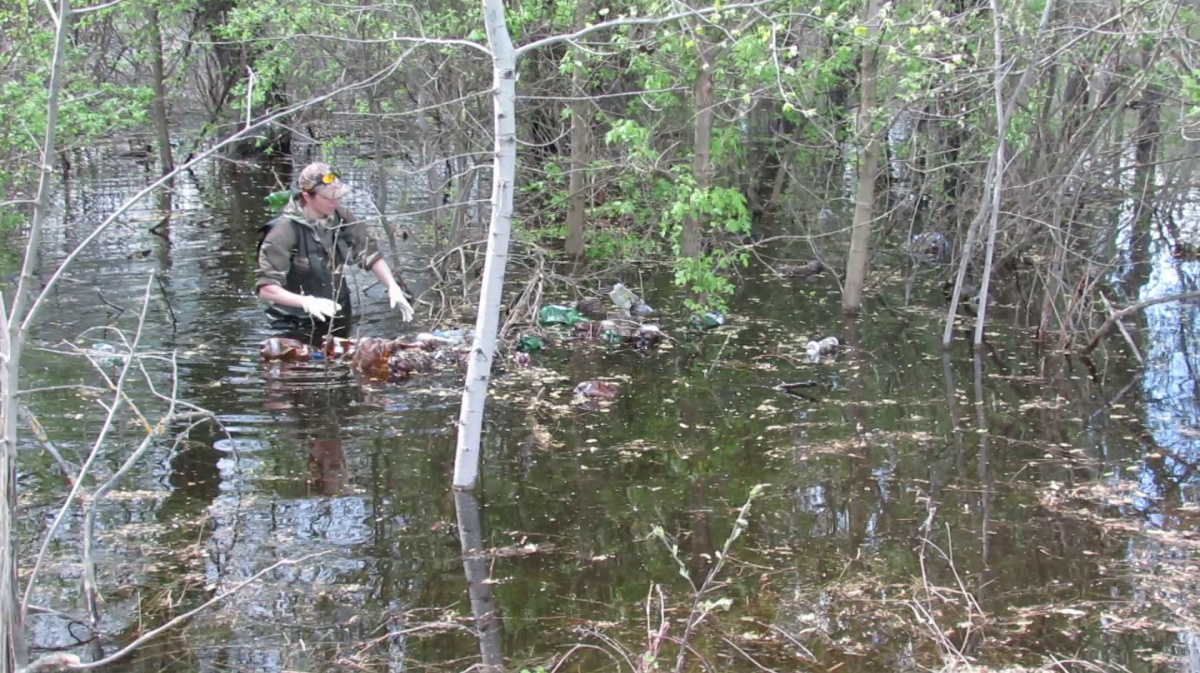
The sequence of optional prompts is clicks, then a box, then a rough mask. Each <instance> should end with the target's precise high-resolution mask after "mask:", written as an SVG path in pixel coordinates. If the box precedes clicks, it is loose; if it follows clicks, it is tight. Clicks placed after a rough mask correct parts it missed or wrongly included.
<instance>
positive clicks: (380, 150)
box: [367, 87, 400, 278]
mask: <svg viewBox="0 0 1200 673" xmlns="http://www.w3.org/2000/svg"><path fill="white" fill-rule="evenodd" d="M367 109H368V110H369V111H370V113H371V133H372V136H373V137H372V142H373V143H374V145H375V179H376V180H378V181H379V183H378V184H377V185H376V186H375V203H376V205H377V207H378V208H379V226H381V227H383V235H384V236H387V240H388V250H389V251H391V254H390V255H388V264H389V265H391V267H392V273H393V275H395V276H396V277H397V278H399V277H400V244H399V243H398V242H397V241H396V228H395V227H393V226H392V221H391V220H389V219H388V216H387V209H388V169H387V162H386V160H385V159H384V149H385V148H386V145H387V135H386V134H385V133H384V131H383V108H382V106H380V105H379V95H378V92H377V91H375V88H374V87H372V88H370V89H368V90H367Z"/></svg>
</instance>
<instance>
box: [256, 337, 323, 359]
mask: <svg viewBox="0 0 1200 673" xmlns="http://www.w3.org/2000/svg"><path fill="white" fill-rule="evenodd" d="M258 354H259V355H260V356H261V357H262V359H264V360H267V361H283V362H306V361H308V360H311V359H312V358H313V351H312V349H311V348H309V346H308V344H306V343H303V342H301V341H300V340H298V339H289V338H287V337H271V338H270V339H265V340H263V341H262V342H261V343H260V344H259V348H258Z"/></svg>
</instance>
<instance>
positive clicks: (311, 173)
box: [296, 161, 350, 199]
mask: <svg viewBox="0 0 1200 673" xmlns="http://www.w3.org/2000/svg"><path fill="white" fill-rule="evenodd" d="M296 186H297V187H299V188H300V191H302V192H312V193H315V194H320V195H321V196H324V197H325V198H328V199H337V198H340V197H342V196H345V195H346V194H347V193H348V192H349V191H350V186H349V185H347V184H346V183H344V182H342V180H341V178H340V177H339V176H338V173H337V171H335V170H333V169H332V168H330V167H329V164H326V163H322V162H320V161H317V162H314V163H311V164H309V165H307V166H305V167H304V170H302V171H300V177H298V178H296Z"/></svg>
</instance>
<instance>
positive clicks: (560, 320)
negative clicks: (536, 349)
mask: <svg viewBox="0 0 1200 673" xmlns="http://www.w3.org/2000/svg"><path fill="white" fill-rule="evenodd" d="M585 320H587V318H584V317H583V316H582V315H580V314H579V311H576V310H575V309H573V308H570V307H568V306H561V305H558V304H551V305H550V306H543V307H542V309H541V310H540V311H538V322H540V323H541V324H543V325H566V326H567V327H572V326H574V325H575V324H576V323H581V322H583V321H585Z"/></svg>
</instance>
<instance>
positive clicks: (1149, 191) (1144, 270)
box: [1126, 49, 1162, 297]
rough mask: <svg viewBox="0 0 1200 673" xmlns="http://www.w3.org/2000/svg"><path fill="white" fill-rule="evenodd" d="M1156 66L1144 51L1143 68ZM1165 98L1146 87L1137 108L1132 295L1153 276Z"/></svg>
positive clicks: (1129, 286)
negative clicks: (1156, 190) (1157, 163)
mask: <svg viewBox="0 0 1200 673" xmlns="http://www.w3.org/2000/svg"><path fill="white" fill-rule="evenodd" d="M1153 64H1154V56H1153V50H1150V49H1144V50H1142V68H1143V69H1145V70H1147V71H1149V70H1150V68H1151V67H1153ZM1161 98H1162V95H1161V94H1160V93H1159V92H1158V89H1157V88H1156V87H1155V86H1154V85H1153V84H1147V85H1146V91H1145V92H1144V93H1143V94H1142V100H1141V106H1140V108H1139V109H1138V125H1137V130H1136V131H1134V134H1135V136H1134V139H1135V151H1134V159H1135V162H1136V167H1135V168H1134V189H1135V190H1137V191H1136V193H1135V194H1134V198H1136V199H1137V208H1136V209H1135V211H1134V215H1133V236H1132V241H1131V243H1130V251H1129V262H1130V266H1131V270H1130V273H1129V277H1128V278H1127V279H1126V282H1127V287H1128V288H1129V296H1130V297H1137V294H1136V292H1137V291H1138V290H1139V289H1141V287H1142V286H1143V285H1145V283H1146V280H1147V279H1148V278H1149V277H1150V242H1151V239H1152V238H1153V220H1154V208H1153V206H1151V202H1152V201H1153V200H1154V173H1155V156H1156V154H1157V152H1156V144H1157V141H1158V134H1159V123H1158V107H1159V102H1160V100H1161Z"/></svg>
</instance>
